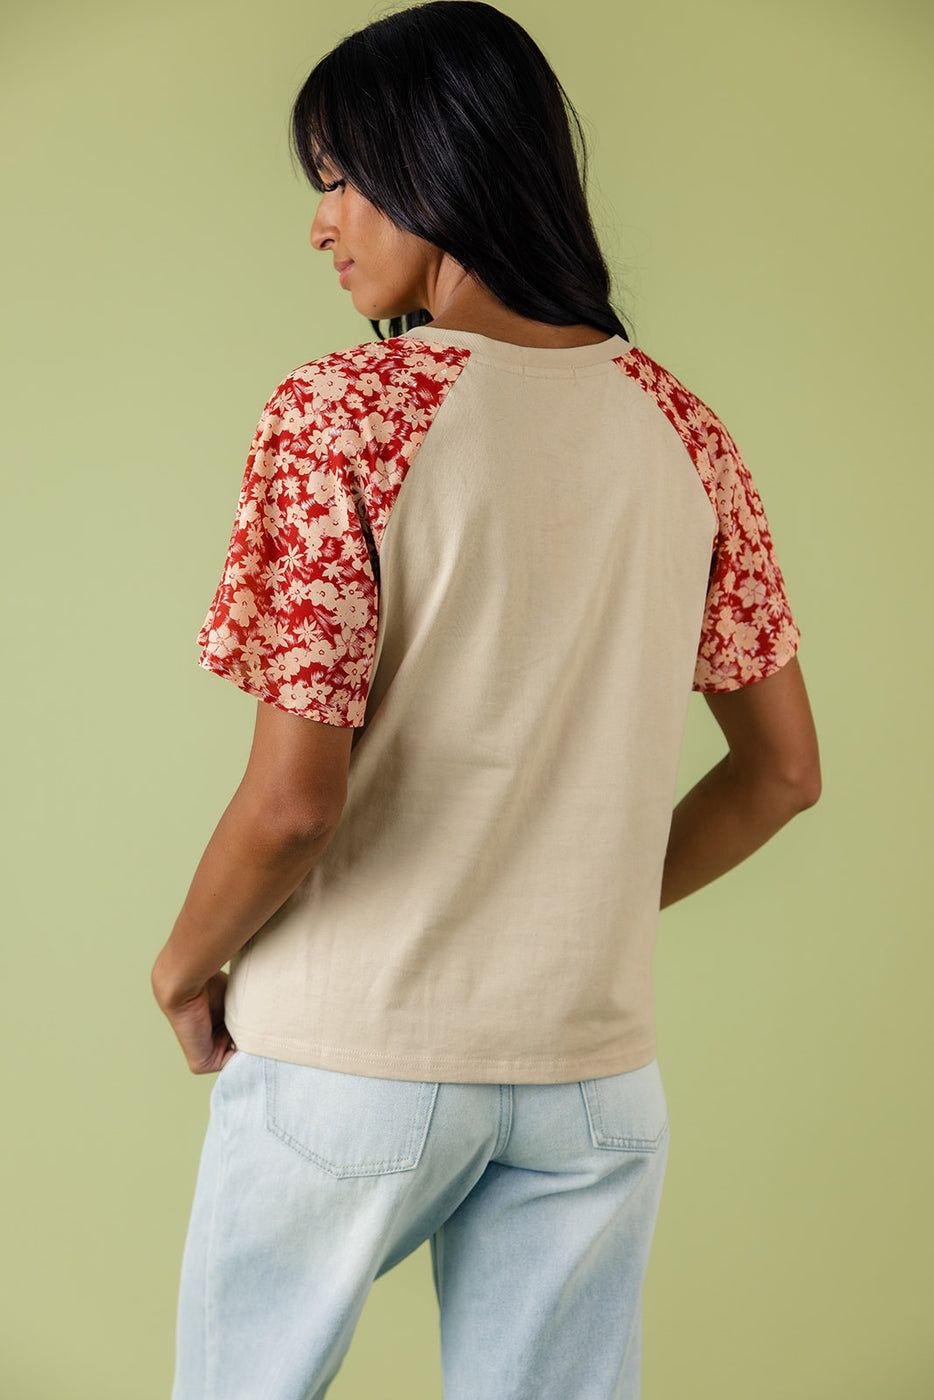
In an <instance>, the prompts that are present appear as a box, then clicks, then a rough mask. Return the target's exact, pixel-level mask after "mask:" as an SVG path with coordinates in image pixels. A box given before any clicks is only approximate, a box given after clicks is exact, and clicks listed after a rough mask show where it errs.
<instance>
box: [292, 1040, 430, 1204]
mask: <svg viewBox="0 0 934 1400" xmlns="http://www.w3.org/2000/svg"><path fill="white" fill-rule="evenodd" d="M278 1063H279V1062H278V1061H277V1060H268V1061H267V1062H266V1091H267V1095H268V1099H267V1107H266V1128H267V1130H268V1131H269V1132H270V1133H271V1134H272V1136H273V1137H275V1138H277V1139H278V1140H279V1141H280V1142H282V1143H284V1144H285V1146H286V1147H290V1148H291V1149H292V1151H293V1152H295V1153H296V1154H297V1155H298V1156H299V1157H304V1159H305V1160H306V1161H308V1162H313V1163H314V1164H315V1165H316V1166H318V1167H320V1168H321V1169H322V1171H326V1172H328V1173H329V1175H331V1176H337V1177H345V1176H389V1175H391V1174H393V1173H394V1172H403V1171H412V1170H413V1169H414V1168H415V1167H417V1166H418V1164H419V1162H420V1160H421V1156H422V1152H423V1151H424V1148H425V1142H426V1140H427V1137H428V1128H429V1126H430V1124H431V1116H432V1112H433V1110H434V1101H435V1099H436V1097H437V1094H438V1085H437V1084H432V1083H428V1082H424V1083H420V1084H419V1086H418V1096H417V1098H416V1101H415V1112H414V1113H413V1115H412V1128H411V1132H410V1133H409V1140H408V1143H407V1144H406V1148H405V1151H404V1154H403V1155H400V1156H397V1157H384V1158H383V1159H382V1160H379V1161H373V1162H351V1163H349V1164H348V1165H346V1166H339V1165H338V1164H337V1163H336V1162H329V1161H328V1159H327V1158H326V1157H322V1156H321V1155H320V1153H317V1152H314V1151H312V1149H311V1148H310V1147H307V1146H306V1145H305V1144H304V1143H301V1142H299V1141H298V1139H297V1138H294V1137H292V1135H291V1134H290V1133H289V1132H288V1131H287V1130H286V1129H285V1128H284V1127H282V1126H281V1124H279V1123H278V1122H277V1121H276V1113H277V1090H278ZM426 1096H427V1098H428V1104H427V1106H424V1105H425V1099H426ZM419 1136H420V1138H421V1140H420V1141H418V1138H419Z"/></svg>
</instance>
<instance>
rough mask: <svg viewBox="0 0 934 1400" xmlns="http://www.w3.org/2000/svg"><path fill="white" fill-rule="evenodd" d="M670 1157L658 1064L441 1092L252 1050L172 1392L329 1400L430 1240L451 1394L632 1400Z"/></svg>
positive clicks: (204, 1210)
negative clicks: (369, 1321) (358, 1332)
mask: <svg viewBox="0 0 934 1400" xmlns="http://www.w3.org/2000/svg"><path fill="white" fill-rule="evenodd" d="M667 1147H668V1117H667V1109H666V1104H665V1095H664V1090H663V1087H662V1081H661V1076H660V1074H659V1070H658V1064H657V1062H656V1061H653V1062H652V1063H651V1064H649V1065H646V1066H645V1067H644V1068H642V1069H637V1070H632V1071H630V1072H629V1073H627V1074H620V1075H614V1076H611V1077H609V1078H604V1079H591V1080H586V1081H582V1082H580V1083H570V1084H514V1085H509V1084H446V1083H441V1084H434V1083H415V1082H411V1081H408V1080H397V1079H372V1078H366V1077H362V1076H358V1075H351V1074H343V1073H337V1072H335V1071H333V1070H322V1069H309V1068H307V1067H305V1066H303V1065H293V1064H288V1063H284V1062H281V1061H276V1060H269V1059H264V1058H262V1057H260V1056H257V1055H250V1054H246V1053H244V1052H243V1051H238V1053H237V1054H236V1055H234V1056H233V1058H232V1059H231V1060H230V1061H229V1062H228V1063H227V1064H226V1065H225V1066H224V1069H223V1070H222V1071H221V1073H220V1075H219V1076H218V1079H217V1082H216V1084H215V1086H214V1089H213V1092H212V1095H211V1118H210V1123H209V1126H208V1131H207V1137H206V1140H205V1144H204V1152H203V1155H202V1160H201V1167H200V1171H199V1175H198V1184H197V1188H196V1192H195V1201H194V1207H193V1210H192V1217H191V1224H190V1227H189V1232H188V1240H187V1243H186V1246H185V1257H184V1262H183V1266H182V1282H181V1289H180V1297H179V1326H178V1361H177V1370H176V1377H175V1387H174V1390H173V1392H172V1396H173V1400H321V1397H323V1396H324V1395H325V1393H326V1391H327V1389H328V1385H329V1384H330V1382H331V1381H332V1380H333V1378H334V1376H335V1375H336V1373H337V1370H338V1368H339V1366H340V1364H341V1361H342V1359H343V1357H344V1355H345V1353H346V1351H347V1348H348V1346H349V1344H350V1340H351V1337H352V1335H353V1331H354V1327H355V1325H356V1323H357V1319H358V1318H359V1316H360V1312H361V1309H362V1307H363V1304H364V1301H365V1299H366V1296H367V1293H368V1291H369V1289H370V1286H371V1284H372V1283H373V1281H374V1279H376V1278H378V1277H379V1275H380V1274H383V1273H385V1272H386V1271H387V1270H388V1269H391V1268H392V1267H393V1266H394V1265H395V1264H398V1263H400V1261H401V1260H403V1259H404V1258H405V1257H406V1255H408V1254H409V1253H411V1251H412V1250H414V1249H416V1248H417V1247H418V1246H419V1245H420V1244H422V1243H423V1242H424V1241H425V1240H430V1241H431V1251H432V1260H433V1268H434V1279H435V1288H436V1291H437V1295H438V1303H439V1309H440V1323H441V1352H442V1364H443V1371H444V1397H445V1400H635V1397H637V1396H638V1395H639V1374H640V1332H641V1295H642V1282H643V1277H644V1274H645V1268H646V1264H647V1261H648V1254H649V1247H650V1244H651V1239H652V1232H653V1230H654V1226H655V1218H656V1214H657V1210H658V1202H659V1198H660V1195H661V1187H662V1178H663V1175H664V1170H665V1158H666V1154H667ZM426 1400H436V1397H430V1398H429V1397H426Z"/></svg>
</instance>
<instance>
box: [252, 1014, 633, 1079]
mask: <svg viewBox="0 0 934 1400" xmlns="http://www.w3.org/2000/svg"><path fill="white" fill-rule="evenodd" d="M227 1027H228V1030H229V1031H230V1034H231V1036H232V1038H233V1040H234V1042H235V1044H236V1046H237V1049H238V1050H245V1051H246V1052H247V1054H250V1055H262V1056H264V1057H265V1058H267V1059H271V1060H284V1061H286V1062H287V1063H289V1064H295V1065H306V1066H308V1067H309V1068H312V1069H328V1070H337V1071H338V1072H340V1073H344V1074H357V1075H363V1076H366V1077H368V1078H374V1079H406V1080H410V1081H419V1082H423V1083H424V1082H431V1083H436V1084H570V1083H575V1082H577V1081H579V1080H587V1079H604V1078H608V1077H609V1076H611V1075H616V1074H626V1073H628V1072H629V1071H630V1070H636V1069H642V1068H643V1067H644V1066H645V1065H647V1064H650V1063H651V1062H652V1060H654V1059H655V1057H656V1041H655V1036H654V1035H651V1036H647V1037H643V1038H641V1039H640V1040H638V1041H636V1042H635V1043H633V1044H627V1045H626V1046H625V1047H624V1048H617V1049H616V1050H613V1051H606V1050H604V1051H601V1052H600V1054H598V1055H575V1056H560V1055H522V1056H510V1055H504V1056H472V1055H439V1054H434V1053H431V1052H426V1053H423V1054H418V1053H414V1054H411V1053H410V1054H396V1053H394V1052H389V1051H381V1050H351V1049H349V1048H346V1047H340V1046H334V1045H316V1044H313V1043H310V1042H308V1041H304V1040H299V1039H296V1038H294V1037H289V1036H280V1035H271V1034H269V1033H268V1032H261V1031H255V1030H250V1029H248V1028H246V1027H243V1026H240V1025H238V1024H237V1022H236V1018H235V1017H228V1021H227Z"/></svg>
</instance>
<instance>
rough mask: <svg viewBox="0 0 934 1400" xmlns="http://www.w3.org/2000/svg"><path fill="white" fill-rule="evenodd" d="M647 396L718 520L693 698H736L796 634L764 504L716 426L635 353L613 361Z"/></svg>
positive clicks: (777, 662) (777, 660) (769, 668)
mask: <svg viewBox="0 0 934 1400" xmlns="http://www.w3.org/2000/svg"><path fill="white" fill-rule="evenodd" d="M616 363H617V364H618V365H619V367H620V369H622V370H623V372H624V373H625V374H627V375H628V376H629V377H630V378H631V379H633V380H635V381H636V383H637V384H639V385H640V386H641V388H643V389H644V390H645V391H646V393H647V394H650V395H651V397H652V398H654V400H655V402H656V403H657V404H658V406H659V408H660V409H661V410H662V412H663V413H664V415H665V417H666V418H667V419H668V421H669V423H671V425H672V427H673V428H674V429H675V431H676V432H677V433H678V435H679V437H680V438H681V441H682V442H683V443H684V445H685V447H686V448H687V451H688V453H689V454H690V457H691V460H692V461H693V463H694V466H695V468H696V469H697V473H698V475H699V476H700V479H701V482H702V483H703V486H704V489H705V491H706V492H707V495H708V497H709V498H710V503H711V505H712V506H713V509H714V512H715V513H716V519H717V527H716V536H715V538H714V542H713V556H712V561H711V569H710V584H709V587H708V591H707V606H706V610H705V612H704V622H703V626H702V628H701V637H700V644H699V647H698V656H697V666H696V669H695V672H694V689H695V690H738V689H739V687H740V686H743V685H748V684H750V682H752V681H758V680H763V679H764V678H765V677H766V676H769V675H771V674H772V672H773V671H777V670H779V669H780V667H782V666H783V665H784V664H785V662H786V661H789V660H790V659H791V657H792V656H793V655H794V653H795V651H796V650H797V646H798V642H799V641H800V633H799V631H798V628H797V626H796V624H795V621H794V619H793V617H792V615H791V609H790V607H789V604H788V595H787V593H786V591H785V584H784V580H783V578H782V573H781V569H780V568H779V567H778V560H777V559H776V557H775V550H774V546H773V544H772V536H771V533H770V531H769V526H768V521H767V520H766V518H765V511H764V510H763V507H762V501H761V499H760V497H759V493H758V492H757V490H756V487H755V484H754V483H753V480H752V478H751V476H750V475H749V471H748V468H747V467H746V464H745V462H744V461H743V459H742V457H741V456H740V454H739V451H738V449H737V447H736V444H735V442H734V441H733V439H732V438H731V437H730V434H729V433H728V432H727V430H726V428H725V427H724V426H723V424H722V423H721V422H720V420H719V418H718V417H717V416H716V414H715V413H713V411H712V410H711V409H709V408H708V407H707V405H706V404H704V403H702V402H701V400H700V399H698V398H697V397H696V396H695V395H694V394H692V393H691V392H690V390H689V389H686V388H685V387H684V385H683V384H681V383H679V382H678V380H677V379H675V377H674V375H672V374H669V372H668V370H666V369H663V368H662V366H661V365H659V364H656V363H655V361H654V360H652V359H650V358H649V356H648V355H646V354H644V353H643V352H642V351H641V350H631V351H630V352H629V353H628V354H627V355H624V356H622V357H621V358H620V359H618V360H617V361H616Z"/></svg>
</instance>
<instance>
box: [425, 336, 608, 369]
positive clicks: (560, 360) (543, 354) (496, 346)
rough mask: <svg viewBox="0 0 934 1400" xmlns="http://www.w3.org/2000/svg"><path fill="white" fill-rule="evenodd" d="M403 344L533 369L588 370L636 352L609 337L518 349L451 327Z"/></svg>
mask: <svg viewBox="0 0 934 1400" xmlns="http://www.w3.org/2000/svg"><path fill="white" fill-rule="evenodd" d="M397 339H399V340H417V341H422V342H423V343H424V344H427V345H454V346H458V347H460V348H461V349H464V350H471V351H474V352H475V353H476V354H478V355H482V356H483V358H484V359H491V360H497V361H499V362H500V363H505V364H513V365H526V366H528V367H530V368H541V369H557V368H578V367H579V368H584V367H586V366H587V365H599V364H602V363H603V362H604V361H606V360H613V359H618V358H619V356H620V355H626V354H628V353H629V351H630V350H631V349H632V346H631V345H630V343H629V341H628V340H623V337H622V336H621V335H611V336H608V337H607V339H606V340H598V341H597V342H596V343H595V344H593V345H557V346H544V345H516V344H515V343H514V342H513V341H511V340H493V339H492V338H491V337H490V336H487V335H481V334H480V332H479V331H455V330H449V329H448V328H447V327H437V328H436V327H435V326H416V327H415V328H414V329H413V330H410V331H403V333H402V335H401V336H398V337H397Z"/></svg>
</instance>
